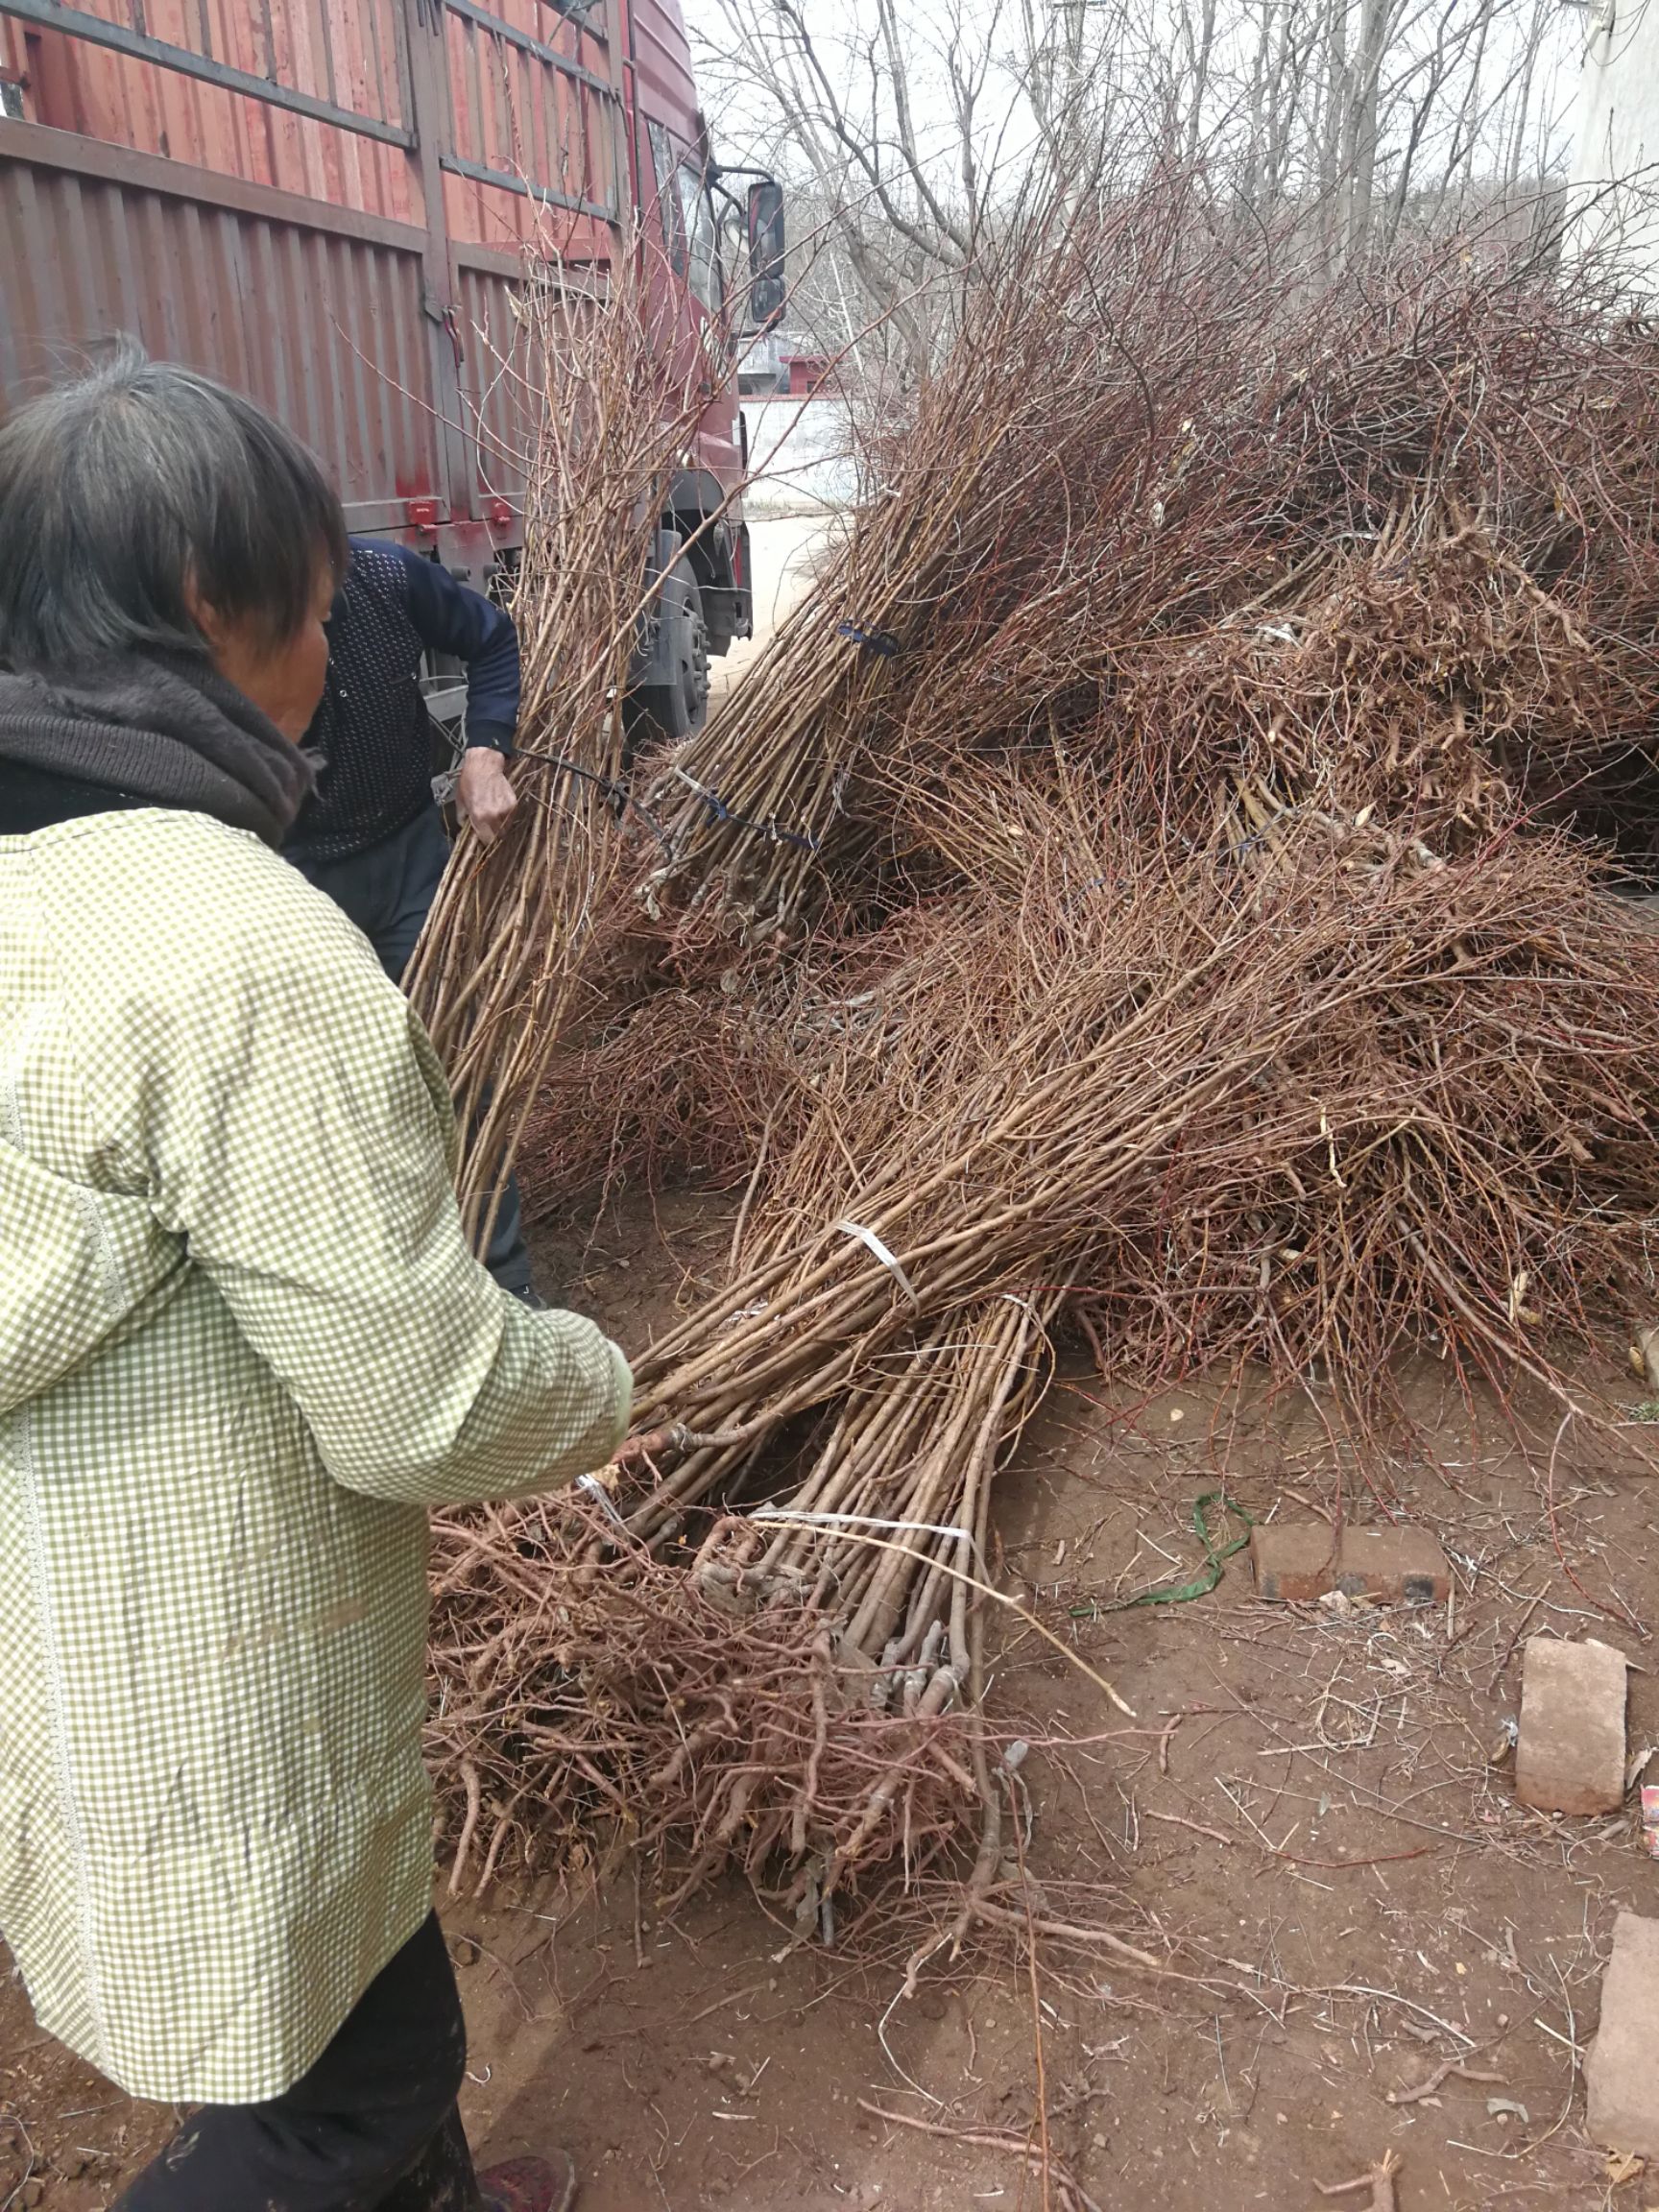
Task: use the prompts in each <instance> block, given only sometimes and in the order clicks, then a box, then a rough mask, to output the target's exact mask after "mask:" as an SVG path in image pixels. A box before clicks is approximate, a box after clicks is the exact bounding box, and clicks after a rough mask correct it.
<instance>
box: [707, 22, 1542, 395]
mask: <svg viewBox="0 0 1659 2212" xmlns="http://www.w3.org/2000/svg"><path fill="white" fill-rule="evenodd" d="M810 18H811V19H810V23H809V22H808V8H807V0H711V4H710V6H709V8H708V9H707V10H706V11H705V12H704V22H703V24H702V27H701V30H700V33H699V37H700V43H701V46H702V49H703V51H702V56H701V60H702V66H703V69H704V72H705V77H706V81H707V82H708V83H709V84H710V85H711V86H712V87H713V88H714V89H715V91H716V93H717V96H718V98H719V102H720V112H721V120H722V126H723V129H724V130H725V131H726V132H727V134H728V135H730V134H731V133H733V132H737V133H738V134H740V135H743V136H746V137H747V139H748V141H749V142H750V143H753V144H757V145H761V146H763V149H764V151H765V152H766V154H767V155H768V156H769V157H770V158H771V159H773V160H774V161H775V162H777V163H778V164H779V165H780V166H781V169H782V170H783V171H784V172H785V173H786V174H787V175H788V176H789V177H790V178H791V179H792V180H794V182H795V183H796V185H797V187H798V190H799V191H800V193H801V196H802V200H803V204H804V210H805V211H806V212H807V213H808V214H809V223H808V228H809V230H810V233H811V236H812V241H813V252H814V254H815V255H816V257H817V258H816V260H814V261H813V268H814V271H815V275H814V276H811V277H804V279H803V282H802V285H801V289H800V294H799V299H798V312H799V313H801V314H802V315H817V316H821V317H824V318H827V319H828V326H826V327H821V328H818V329H816V330H815V331H814V335H815V336H817V337H819V338H820V340H829V341H833V340H835V339H836V338H839V340H840V341H841V342H842V343H845V342H846V340H847V339H848V338H850V337H851V336H852V335H853V334H854V330H855V329H856V328H858V327H861V326H864V325H873V324H876V323H878V322H880V323H883V324H887V323H891V325H892V326H893V328H894V330H895V331H896V333H897V336H898V346H899V350H900V352H901V353H902V356H903V359H904V362H905V373H908V374H919V373H925V371H926V365H927V363H928V361H929V360H930V359H931V358H932V357H933V355H934V354H935V353H936V350H937V348H938V345H939V343H940V341H941V337H942V335H943V333H944V331H945V330H946V329H947V328H948V326H949V322H950V301H951V299H952V298H953V297H954V293H955V287H956V286H957V285H958V284H959V283H960V281H961V278H962V276H963V273H964V271H965V270H967V269H968V268H969V266H970V265H971V263H972V260H973V257H974V250H975V245H976V242H978V241H979V240H981V239H982V238H983V237H984V236H985V235H986V232H987V229H988V228H995V227H997V226H998V225H1000V224H1003V223H1006V222H1009V221H1013V220H1017V219H1018V211H1019V210H1020V209H1021V208H1022V207H1028V206H1030V205H1032V204H1035V203H1036V202H1037V201H1040V200H1046V199H1052V198H1055V197H1060V198H1064V197H1065V196H1066V195H1067V194H1068V193H1071V192H1077V191H1089V190H1101V189H1110V188H1112V186H1113V185H1114V184H1115V183H1116V184H1120V183H1123V182H1127V181H1129V180H1132V179H1133V177H1134V176H1135V174H1136V173H1137V170H1138V169H1142V168H1144V166H1145V165H1147V164H1149V163H1151V162H1153V161H1168V160H1171V159H1173V160H1176V161H1178V162H1181V163H1183V164H1185V166H1186V167H1187V168H1188V169H1189V170H1190V172H1192V173H1194V174H1197V175H1200V176H1201V177H1202V178H1203V179H1204V180H1206V181H1207V183H1208V185H1209V187H1210V188H1211V189H1212V190H1213V192H1214V196H1215V199H1216V201H1217V204H1226V205H1233V206H1237V207H1240V208H1244V209H1248V210H1250V211H1251V212H1252V213H1253V214H1254V215H1256V216H1257V217H1259V218H1263V219H1264V218H1267V217H1269V216H1272V217H1276V218H1277V217H1279V216H1283V215H1284V214H1285V213H1286V211H1287V210H1288V211H1290V212H1292V213H1293V214H1295V215H1297V216H1298V218H1300V217H1302V216H1305V217H1306V223H1307V230H1308V235H1309V237H1310V242H1312V243H1314V244H1316V246H1317V250H1318V251H1319V252H1321V253H1322V255H1323V256H1324V257H1325V258H1326V259H1327V260H1328V261H1329V262H1330V263H1332V264H1336V263H1339V262H1341V261H1343V260H1352V259H1354V258H1356V257H1358V256H1362V255H1364V254H1365V253H1367V252H1372V251H1374V250H1376V249H1378V248H1386V247H1388V246H1390V245H1391V244H1393V243H1394V242H1395V241H1396V240H1397V239H1398V238H1399V237H1400V236H1401V235H1402V233H1403V232H1404V231H1406V230H1407V229H1408V228H1411V227H1412V226H1413V225H1415V224H1428V225H1433V224H1437V223H1440V222H1444V221H1445V220H1448V219H1455V218H1458V217H1461V216H1462V215H1464V214H1466V213H1467V212H1468V211H1469V210H1470V209H1471V208H1472V207H1482V208H1485V207H1491V206H1493V205H1499V206H1502V205H1503V204H1505V203H1506V202H1515V203H1519V202H1520V201H1521V200H1523V199H1524V198H1525V197H1526V196H1527V194H1529V193H1535V192H1536V190H1537V188H1538V185H1539V183H1540V181H1541V180H1542V177H1543V173H1544V171H1545V169H1546V167H1547V166H1548V164H1549V161H1550V159H1551V155H1552V154H1553V153H1557V152H1564V151H1565V148H1564V139H1563V132H1562V130H1561V122H1562V116H1563V111H1564V108H1565V95H1566V91H1567V89H1568V87H1569V86H1570V84H1571V82H1572V79H1573V76H1574V75H1575V64H1576V36H1575V26H1574V25H1573V23H1572V21H1571V19H1570V16H1569V14H1568V12H1567V11H1566V10H1564V9H1563V7H1562V5H1561V0H945V5H944V7H943V9H942V10H941V9H940V8H939V7H938V6H937V5H934V4H932V0H836V4H834V5H829V6H826V5H825V4H824V0H812V5H811V7H810ZM797 228H798V230H799V228H800V225H799V224H798V225H797ZM820 260H821V261H823V262H824V263H825V264H826V266H825V267H823V268H822V269H819V268H818V266H817V262H818V261H820ZM804 266H805V264H804Z"/></svg>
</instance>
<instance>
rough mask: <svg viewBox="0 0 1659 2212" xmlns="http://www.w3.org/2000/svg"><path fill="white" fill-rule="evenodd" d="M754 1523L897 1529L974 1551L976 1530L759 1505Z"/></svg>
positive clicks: (854, 1514) (866, 1515)
mask: <svg viewBox="0 0 1659 2212" xmlns="http://www.w3.org/2000/svg"><path fill="white" fill-rule="evenodd" d="M749 1518H750V1519H751V1520H752V1521H789V1522H805V1523H806V1524H807V1525H808V1526H809V1527H814V1528H896V1529H898V1530H900V1531H901V1532H902V1533H903V1534H905V1535H913V1536H949V1537H950V1538H951V1540H952V1541H953V1542H955V1543H957V1544H966V1545H969V1546H970V1547H972V1545H973V1542H974V1531H973V1529H972V1528H958V1527H950V1526H949V1525H948V1524H947V1523H945V1522H941V1521H878V1519H877V1518H876V1516H875V1515H874V1514H873V1513H798V1512H797V1511H796V1510H795V1508H794V1507H793V1506H790V1505H757V1507H756V1508H755V1510H754V1512H753V1513H752V1514H751V1515H750V1516H749Z"/></svg>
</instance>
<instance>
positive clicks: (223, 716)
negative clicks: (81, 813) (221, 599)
mask: <svg viewBox="0 0 1659 2212" xmlns="http://www.w3.org/2000/svg"><path fill="white" fill-rule="evenodd" d="M12 765H14V766H15V767H17V768H19V769H22V770H25V771H32V772H34V773H35V774H36V775H38V774H40V773H41V772H44V773H46V774H48V775H52V776H61V777H65V778H68V779H71V780H72V781H75V782H77V783H80V784H97V785H104V786H108V789H109V790H110V791H111V792H112V793H118V794H120V798H121V801H124V802H125V804H127V805H134V804H136V805H147V806H176V807H180V808H182V809H184V810H186V811H188V812H192V813H198V814H211V815H212V816H213V818H214V819H215V820H216V821H219V822H225V823H228V825H229V826H230V828H231V829H251V830H252V832H253V833H254V835H255V836H257V837H262V838H263V839H264V841H265V843H266V844H267V845H279V844H280V843H281V842H282V838H283V835H284V833H285V832H286V830H287V829H288V825H289V824H290V823H291V822H292V821H293V819H294V817H295V815H296V814H297V813H298V812H299V811H300V806H301V801H302V800H303V799H304V797H305V795H306V793H307V792H308V791H309V790H310V788H311V780H312V776H313V773H314V770H313V766H312V763H311V761H310V760H309V759H308V758H307V757H306V756H305V755H304V754H302V753H301V750H300V748H299V746H298V745H292V744H290V743H289V741H288V739H287V738H286V737H284V736H283V734H282V733H281V732H280V731H279V730H278V729H277V728H276V724H275V723H274V722H271V721H268V720H267V719H266V717H265V716H264V715H263V714H261V713H260V711H259V709H258V708H257V707H255V706H254V705H253V703H252V700H251V699H248V698H246V697H245V696H244V695H243V693H242V692H240V691H238V690H237V689H236V687H235V685H233V684H228V683H227V682H226V681H225V679H224V677H222V676H220V675H219V674H218V673H217V672H216V671H215V670H214V669H213V668H212V667H211V666H210V665H209V664H208V663H207V662H206V661H198V660H196V659H195V658H194V657H193V656H191V655H189V654H185V653H143V654H139V653H133V654H128V655H124V656H123V657H121V658H120V659H118V660H111V661H102V662H96V663H94V664H93V665H92V666H90V667H88V668H84V669H77V670H74V671H68V670H63V671H55V672H54V673H53V674H51V675H50V676H45V675H12V674H10V673H8V672H6V671H5V670H0V782H3V781H4V780H5V777H6V771H7V768H8V766H12ZM118 803H119V802H118Z"/></svg>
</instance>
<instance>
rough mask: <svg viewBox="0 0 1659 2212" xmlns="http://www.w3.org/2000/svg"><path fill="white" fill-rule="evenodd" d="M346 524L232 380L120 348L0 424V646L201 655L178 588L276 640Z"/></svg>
mask: <svg viewBox="0 0 1659 2212" xmlns="http://www.w3.org/2000/svg"><path fill="white" fill-rule="evenodd" d="M347 558H348V555H347V543H346V521H345V517H344V516H343V515H342V513H341V509H340V501H339V499H338V498H337V497H336V495H335V493H334V492H333V490H332V489H331V488H330V486H329V484H328V482H327V480H326V478H325V476H324V474H323V471H322V469H320V468H319V467H318V465H317V463H316V462H315V461H314V460H313V459H312V457H311V455H310V454H309V453H308V452H307V451H306V450H305V448H304V446H303V445H301V444H300V442H299V441H298V439H296V438H294V437H292V436H291V435H290V433H289V432H288V431H286V430H284V429H283V428H282V427H281V426H280V424H278V423H276V422H274V421H272V420H271V418H270V416H269V415H267V414H265V413H264V411H263V410H262V409H261V408H259V407H256V406H255V405H254V404H253V402H252V400H251V399H245V398H243V397H242V396H241V395H240V394H239V393H236V392H230V391H227V390H226V388H225V387H224V385H222V384H215V383H214V382H213V380H212V378H211V377H208V376H200V375H198V374H197V373H195V372H194V371H193V370H190V369H180V368H179V367H178V366H177V365H176V364H174V363H173V362H167V361H150V360H148V359H146V357H145V355H144V354H143V353H142V352H140V351H139V350H138V349H137V348H136V347H132V346H129V345H123V346H122V347H121V348H120V349H119V350H118V351H117V352H116V354H115V356H114V358H113V359H112V360H111V361H110V362H108V365H107V366H105V367H103V368H100V369H96V370H94V371H93V372H92V373H91V374H90V375H87V376H84V377H82V378H81V379H80V380H79V381H78V382H76V383H73V384H68V385H65V386H63V387H62V388H61V389H60V390H58V391H56V392H50V393H47V394H46V395H45V396H44V397H41V398H38V399H35V400H32V401H30V402H29V404H28V405H26V406H24V407H21V408H19V409H18V411H17V412H16V413H15V414H14V415H12V417H11V418H10V420H9V421H6V422H5V423H4V424H0V661H3V662H6V663H8V664H9V665H10V666H11V667H12V668H13V669H18V670H24V669H52V668H64V667H69V666H73V665H75V664H77V663H80V662H84V661H87V660H89V659H102V658H104V657H106V656H108V655H110V654H117V653H126V652H131V651H132V650H133V649H135V648H140V649H141V648H144V647H150V648H156V647H161V648H168V649H171V650H173V651H175V652H179V651H183V652H189V653H204V652H205V651H206V649H207V648H206V640H205V638H204V637H203V635H202V633H201V631H200V629H199V628H198V627H197V625H196V622H195V621H194V619H193V618H192V616H191V613H190V608H189V604H188V599H189V595H190V594H191V593H192V592H193V593H194V594H195V595H196V596H197V597H198V598H199V599H201V600H203V601H205V603H206V604H207V605H208V606H210V607H211V608H212V609H213V610H214V611H215V613H218V614H221V615H223V616H224V617H226V618H227V619H228V620H230V621H237V620H239V619H241V618H243V617H245V616H252V617H253V619H254V620H255V621H256V622H257V623H258V624H259V625H260V626H261V627H262V628H263V630H264V631H265V633H266V635H267V636H268V637H269V638H270V641H271V643H272V644H274V645H277V644H285V643H286V642H287V641H288V640H289V639H290V638H291V637H294V636H295V635H296V633H297V632H298V631H299V630H300V628H301V625H302V624H303V622H304V620H305V617H306V615H307V613H309V611H310V609H311V607H312V605H313V604H314V602H315V598H316V594H317V589H318V584H319V579H320V574H321V571H322V569H323V566H324V564H325V563H327V564H331V565H332V567H333V570H334V573H335V575H336V576H338V577H343V576H344V575H345V572H346V562H347Z"/></svg>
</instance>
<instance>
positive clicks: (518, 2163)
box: [478, 2151, 576, 2212]
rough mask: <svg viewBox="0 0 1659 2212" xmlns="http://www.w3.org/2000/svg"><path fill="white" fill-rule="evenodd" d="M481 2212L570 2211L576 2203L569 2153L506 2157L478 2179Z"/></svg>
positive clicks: (574, 2169) (574, 2183)
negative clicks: (500, 2164) (503, 2163)
mask: <svg viewBox="0 0 1659 2212" xmlns="http://www.w3.org/2000/svg"><path fill="white" fill-rule="evenodd" d="M478 2189H479V2193H480V2195H481V2196H482V2197H483V2200H484V2212H570V2207H571V2205H572V2204H574V2203H575V2201H576V2167H575V2163H574V2161H573V2160H572V2159H571V2158H570V2156H569V2154H568V2153H567V2152H564V2151H555V2152H554V2153H553V2155H552V2157H551V2158H510V2159H509V2160H508V2161H507V2163H506V2165H505V2166H492V2167H491V2169H490V2171H489V2173H488V2174H480V2175H479V2176H478Z"/></svg>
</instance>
